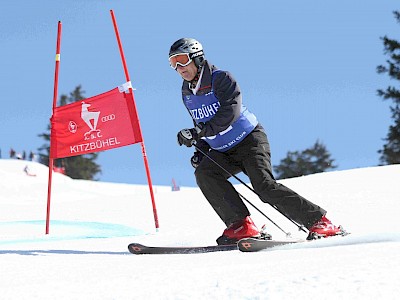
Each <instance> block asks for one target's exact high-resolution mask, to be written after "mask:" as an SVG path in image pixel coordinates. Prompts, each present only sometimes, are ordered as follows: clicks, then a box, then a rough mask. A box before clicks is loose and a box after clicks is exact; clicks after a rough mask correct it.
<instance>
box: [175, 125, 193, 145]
mask: <svg viewBox="0 0 400 300" xmlns="http://www.w3.org/2000/svg"><path fill="white" fill-rule="evenodd" d="M177 137H178V144H179V146H182V145H185V146H186V147H192V146H193V144H194V143H196V141H197V132H196V130H195V129H194V128H190V129H182V130H181V131H179V132H178V136H177Z"/></svg>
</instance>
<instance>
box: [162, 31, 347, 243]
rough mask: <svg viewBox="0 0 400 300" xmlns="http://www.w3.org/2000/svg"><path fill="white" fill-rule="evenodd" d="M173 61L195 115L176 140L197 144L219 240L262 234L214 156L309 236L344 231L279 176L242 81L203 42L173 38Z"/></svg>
mask: <svg viewBox="0 0 400 300" xmlns="http://www.w3.org/2000/svg"><path fill="white" fill-rule="evenodd" d="M169 63H170V66H171V67H172V68H173V69H174V70H175V71H176V72H177V73H178V75H179V76H181V77H182V79H183V84H182V89H181V91H182V100H183V104H184V105H185V107H186V108H187V110H188V112H189V114H190V116H191V118H192V120H193V127H192V128H186V129H182V130H180V131H179V132H178V134H177V139H178V143H179V145H180V146H182V145H185V146H187V147H191V146H193V145H196V150H195V152H194V154H193V157H192V158H191V164H192V166H193V167H194V168H195V177H196V182H197V185H198V186H199V188H200V189H201V191H202V193H203V195H204V196H205V198H206V199H207V200H208V202H209V203H210V205H211V206H212V207H213V209H214V210H215V212H216V213H217V214H218V216H219V217H220V218H221V220H222V221H223V222H224V223H225V225H226V229H225V230H224V231H223V233H222V235H221V236H220V237H219V238H218V239H217V243H218V244H232V243H235V242H237V241H238V240H240V239H242V238H246V237H258V236H259V235H260V232H259V230H258V228H257V227H256V225H255V224H254V222H253V221H252V219H251V217H250V212H249V210H248V209H247V207H246V205H245V204H244V203H243V200H242V199H241V197H240V196H239V194H238V192H237V191H236V190H235V188H234V187H233V185H232V184H231V183H230V182H229V181H228V179H229V177H230V175H228V174H227V172H226V171H224V170H222V169H221V168H219V167H217V166H216V164H215V162H217V163H218V164H219V165H221V166H222V167H223V168H225V170H227V171H228V172H229V173H230V174H234V175H236V174H238V173H239V172H243V173H244V174H246V175H247V176H248V177H249V179H250V181H251V184H252V186H253V188H254V190H255V191H256V193H257V194H258V195H259V196H260V198H261V200H262V201H263V202H267V203H269V204H271V205H273V206H274V207H276V208H277V209H278V211H279V212H281V213H282V214H283V215H285V216H286V217H288V218H289V219H291V220H293V221H294V222H295V223H297V224H299V225H300V226H304V227H305V228H307V229H308V231H309V235H308V237H307V238H308V239H314V238H317V237H328V236H334V235H338V234H341V233H342V229H341V227H337V226H335V225H333V224H332V223H331V222H330V221H329V220H328V219H327V217H326V210H324V209H323V208H322V207H320V206H318V205H316V204H314V203H312V202H311V201H309V200H307V199H305V198H304V197H302V196H300V195H299V194H297V193H296V192H294V191H293V190H291V189H289V188H288V187H286V186H284V185H282V184H280V183H277V182H276V181H275V178H274V176H273V173H272V167H271V151H270V145H269V142H268V139H267V135H266V133H265V130H264V128H263V127H262V125H261V124H260V123H259V121H258V120H257V118H256V116H255V115H254V114H253V113H252V112H250V111H249V110H248V109H247V107H246V106H245V105H244V104H243V101H242V93H241V90H240V87H239V85H238V83H237V82H236V80H235V79H234V77H233V76H232V74H231V73H229V72H228V71H223V70H220V69H219V68H217V67H216V66H214V65H212V64H211V63H210V62H208V61H207V60H206V59H205V55H204V51H203V47H202V45H201V44H200V42H198V41H197V40H195V39H192V38H182V39H179V40H177V41H176V42H174V43H173V44H172V46H171V47H170V50H169ZM197 149H200V150H201V151H198V150H197ZM203 153H205V154H206V156H205V155H204V154H203ZM209 158H212V160H214V161H215V162H213V161H212V160H211V159H209Z"/></svg>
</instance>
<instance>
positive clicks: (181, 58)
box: [169, 53, 192, 70]
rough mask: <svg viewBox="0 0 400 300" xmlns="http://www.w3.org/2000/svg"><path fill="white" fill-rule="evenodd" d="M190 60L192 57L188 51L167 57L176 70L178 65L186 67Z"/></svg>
mask: <svg viewBox="0 0 400 300" xmlns="http://www.w3.org/2000/svg"><path fill="white" fill-rule="evenodd" d="M191 62H192V59H191V58H190V54H189V53H179V54H175V55H172V56H170V58H169V64H170V66H171V68H172V69H174V70H176V68H178V65H180V66H181V67H186V66H187V65H188V64H190V63H191Z"/></svg>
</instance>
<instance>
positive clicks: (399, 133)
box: [377, 11, 400, 164]
mask: <svg viewBox="0 0 400 300" xmlns="http://www.w3.org/2000/svg"><path fill="white" fill-rule="evenodd" d="M393 13H394V16H395V18H396V20H397V22H398V23H400V11H395V12H393ZM381 39H382V41H383V46H384V53H385V54H386V55H388V56H389V59H388V60H386V63H387V65H386V66H383V65H380V66H378V67H377V72H378V73H379V74H388V75H389V77H390V78H391V79H394V80H400V43H399V42H398V41H396V40H393V39H389V38H388V37H387V36H384V37H383V38H381ZM397 83H398V82H397ZM378 95H379V96H380V97H382V98H383V99H384V100H387V99H391V100H393V105H392V106H390V111H391V114H392V119H393V121H394V124H393V125H391V126H389V132H388V134H387V136H386V138H385V139H384V140H385V141H386V144H385V145H384V146H383V149H381V150H379V151H378V153H380V154H381V157H380V161H381V163H382V164H398V163H400V90H399V89H398V86H397V87H394V86H389V87H387V88H386V90H382V89H379V90H378Z"/></svg>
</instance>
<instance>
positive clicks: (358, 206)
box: [0, 159, 400, 300]
mask: <svg viewBox="0 0 400 300" xmlns="http://www.w3.org/2000/svg"><path fill="white" fill-rule="evenodd" d="M27 167H28V168H27ZM152 172H157V170H152ZM47 180H48V169H47V167H46V166H43V165H41V164H38V163H35V162H30V161H23V160H11V159H2V160H0V187H1V193H0V211H1V220H0V265H1V275H0V291H1V294H0V295H1V296H0V297H1V299H307V300H309V299H378V298H379V299H399V295H400V284H399V282H400V226H399V221H398V218H399V212H400V165H390V166H382V167H372V168H363V169H354V170H348V171H336V172H329V173H322V174H315V175H309V176H304V177H300V178H293V179H287V180H282V181H281V182H282V183H283V184H285V185H287V186H289V187H291V188H292V189H294V190H295V191H297V192H298V193H300V194H301V195H303V196H305V197H306V198H308V199H310V200H311V201H313V202H315V203H317V204H319V205H321V206H322V207H324V208H325V209H327V210H328V215H327V216H328V218H329V219H331V220H332V221H333V222H334V223H335V224H337V225H339V224H341V225H343V226H344V228H345V229H347V230H348V231H350V232H351V234H350V235H348V236H346V237H334V238H327V239H323V240H318V241H313V242H306V243H300V244H292V245H286V246H281V247H278V248H275V249H272V250H266V251H262V252H257V253H242V252H240V251H238V250H235V251H228V252H214V253H203V254H173V255H132V254H130V253H129V252H128V251H127V245H128V244H129V243H131V242H139V243H143V244H147V245H164V246H181V245H213V244H215V239H216V238H217V237H218V236H219V235H220V234H221V233H222V231H223V229H224V224H223V223H222V222H221V221H220V220H219V219H218V217H217V215H216V214H215V213H214V212H213V210H212V209H211V207H210V206H209V205H208V204H207V201H206V200H205V199H204V198H203V196H202V194H201V191H200V190H199V189H198V188H194V187H181V188H180V191H172V189H171V187H168V186H154V192H155V200H156V204H157V211H158V217H159V221H160V228H159V230H158V231H156V230H155V226H154V218H153V211H152V206H151V199H150V193H149V189H148V186H142V185H129V184H116V183H105V182H94V181H85V180H73V179H70V178H68V177H66V176H64V175H61V174H58V173H54V175H53V185H52V201H51V214H50V216H51V222H50V234H48V235H46V234H45V217H46V204H47ZM232 182H234V181H232ZM235 185H236V183H235ZM236 186H237V189H238V190H239V191H240V192H241V193H242V194H243V195H244V196H245V197H246V198H247V199H249V200H250V201H251V202H252V203H253V204H254V205H256V206H257V207H259V208H260V209H261V210H262V211H264V212H265V213H266V214H267V215H268V216H269V217H270V218H271V219H272V220H274V221H275V222H276V223H278V224H279V225H280V226H281V227H282V228H283V229H284V230H285V231H287V232H290V233H291V235H292V237H296V238H297V237H300V238H304V237H305V236H306V234H305V233H304V232H301V231H298V229H297V228H296V227H295V226H294V225H293V224H292V223H290V222H289V221H287V220H286V219H285V218H284V217H282V216H281V215H280V214H279V213H277V212H276V211H275V210H274V209H273V208H271V207H269V206H268V205H267V204H264V203H262V202H261V201H260V200H259V199H257V197H256V196H255V195H254V194H252V192H251V191H249V190H248V189H247V188H246V187H244V186H243V185H241V184H238V185H236ZM250 210H251V212H252V217H253V219H254V221H255V222H256V224H257V225H258V226H259V227H261V226H262V225H263V224H266V227H267V229H268V231H269V233H271V234H272V236H273V237H274V238H277V239H278V238H279V239H282V238H285V234H284V233H283V232H281V231H280V230H279V229H277V228H276V227H275V226H274V225H272V224H271V223H269V222H268V221H267V220H266V219H265V218H264V217H263V216H261V215H260V214H259V213H258V212H257V211H255V210H254V209H253V208H250Z"/></svg>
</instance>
